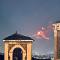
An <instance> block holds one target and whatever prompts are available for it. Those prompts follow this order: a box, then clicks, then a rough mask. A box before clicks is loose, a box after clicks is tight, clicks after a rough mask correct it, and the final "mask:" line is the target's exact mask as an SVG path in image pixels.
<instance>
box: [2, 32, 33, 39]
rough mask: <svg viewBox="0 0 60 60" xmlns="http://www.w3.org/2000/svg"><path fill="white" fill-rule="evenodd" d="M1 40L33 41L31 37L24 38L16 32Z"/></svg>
mask: <svg viewBox="0 0 60 60" xmlns="http://www.w3.org/2000/svg"><path fill="white" fill-rule="evenodd" d="M3 40H33V39H32V38H31V37H28V36H24V35H22V34H18V33H17V32H16V33H14V34H12V35H10V36H8V37H5V38H4V39H3Z"/></svg>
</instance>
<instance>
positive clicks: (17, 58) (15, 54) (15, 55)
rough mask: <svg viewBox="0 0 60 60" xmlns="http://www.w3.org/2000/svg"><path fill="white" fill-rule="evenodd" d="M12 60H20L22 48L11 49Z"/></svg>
mask: <svg viewBox="0 0 60 60" xmlns="http://www.w3.org/2000/svg"><path fill="white" fill-rule="evenodd" d="M13 60H22V49H21V48H15V49H14V50H13Z"/></svg>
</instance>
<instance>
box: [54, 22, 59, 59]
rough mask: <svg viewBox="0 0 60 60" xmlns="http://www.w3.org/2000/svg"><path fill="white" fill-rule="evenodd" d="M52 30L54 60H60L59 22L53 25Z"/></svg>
mask: <svg viewBox="0 0 60 60" xmlns="http://www.w3.org/2000/svg"><path fill="white" fill-rule="evenodd" d="M53 29H54V60H60V21H57V22H56V23H54V24H53Z"/></svg>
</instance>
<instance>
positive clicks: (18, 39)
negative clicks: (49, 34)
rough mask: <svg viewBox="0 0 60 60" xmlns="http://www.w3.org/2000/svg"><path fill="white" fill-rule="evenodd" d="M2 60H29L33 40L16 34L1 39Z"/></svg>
mask: <svg viewBox="0 0 60 60" xmlns="http://www.w3.org/2000/svg"><path fill="white" fill-rule="evenodd" d="M3 41H4V60H31V59H32V42H33V39H32V38H30V37H27V36H24V35H21V34H18V33H17V32H16V33H14V34H12V35H11V36H8V37H6V38H4V39H3Z"/></svg>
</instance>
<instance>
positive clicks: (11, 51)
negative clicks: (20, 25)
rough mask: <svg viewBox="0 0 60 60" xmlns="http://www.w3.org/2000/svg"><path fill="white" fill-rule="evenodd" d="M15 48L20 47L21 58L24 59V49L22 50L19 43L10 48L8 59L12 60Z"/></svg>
mask: <svg viewBox="0 0 60 60" xmlns="http://www.w3.org/2000/svg"><path fill="white" fill-rule="evenodd" d="M15 48H21V49H22V60H25V56H26V51H25V50H24V48H23V47H22V46H21V45H15V46H13V47H12V48H11V50H10V51H9V56H10V60H13V51H14V49H15Z"/></svg>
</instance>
